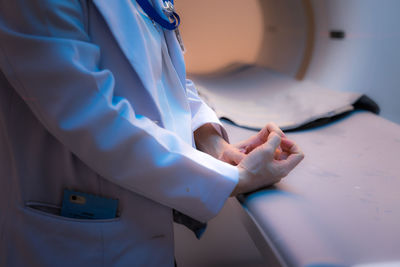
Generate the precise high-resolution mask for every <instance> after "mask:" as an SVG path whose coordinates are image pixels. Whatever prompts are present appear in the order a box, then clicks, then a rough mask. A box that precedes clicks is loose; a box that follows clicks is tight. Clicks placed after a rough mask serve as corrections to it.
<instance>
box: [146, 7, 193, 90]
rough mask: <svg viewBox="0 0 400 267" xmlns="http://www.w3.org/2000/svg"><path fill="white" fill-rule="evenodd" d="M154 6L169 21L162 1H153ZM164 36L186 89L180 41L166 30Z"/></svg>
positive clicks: (172, 32)
mask: <svg viewBox="0 0 400 267" xmlns="http://www.w3.org/2000/svg"><path fill="white" fill-rule="evenodd" d="M153 3H154V6H155V8H156V10H157V11H158V13H159V14H160V16H161V17H162V18H164V19H165V20H168V18H167V16H166V15H165V14H164V12H163V11H162V7H161V4H162V0H153ZM164 36H165V40H166V42H167V46H168V52H169V55H170V57H171V61H172V64H173V65H174V67H175V70H176V72H177V74H178V76H179V80H180V82H181V83H182V86H183V87H184V88H186V67H185V60H184V58H183V54H182V51H181V47H180V45H179V42H178V40H177V39H176V36H175V32H174V31H170V30H166V29H164Z"/></svg>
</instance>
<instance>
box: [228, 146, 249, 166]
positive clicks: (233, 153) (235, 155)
mask: <svg viewBox="0 0 400 267" xmlns="http://www.w3.org/2000/svg"><path fill="white" fill-rule="evenodd" d="M226 156H227V157H228V158H229V160H230V161H232V162H234V163H235V165H237V164H239V163H240V162H241V161H242V159H243V158H244V157H245V156H246V155H245V154H243V153H241V152H240V151H237V150H233V149H232V150H229V151H228V152H227V155H226Z"/></svg>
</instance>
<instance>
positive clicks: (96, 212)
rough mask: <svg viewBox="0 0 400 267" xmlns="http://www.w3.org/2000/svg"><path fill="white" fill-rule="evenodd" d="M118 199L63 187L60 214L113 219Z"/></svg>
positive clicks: (95, 218) (115, 214)
mask: <svg viewBox="0 0 400 267" xmlns="http://www.w3.org/2000/svg"><path fill="white" fill-rule="evenodd" d="M117 208H118V199H111V198H105V197H100V196H95V195H91V194H86V193H82V192H76V191H72V190H68V189H65V190H64V197H63V203H62V208H61V216H64V217H69V218H77V219H92V220H99V219H113V218H115V217H116V216H117Z"/></svg>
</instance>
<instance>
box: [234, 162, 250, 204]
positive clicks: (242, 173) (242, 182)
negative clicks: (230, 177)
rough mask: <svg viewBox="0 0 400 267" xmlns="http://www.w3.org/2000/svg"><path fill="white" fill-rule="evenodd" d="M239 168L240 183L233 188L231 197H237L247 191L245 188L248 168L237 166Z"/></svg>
mask: <svg viewBox="0 0 400 267" xmlns="http://www.w3.org/2000/svg"><path fill="white" fill-rule="evenodd" d="M237 168H238V172H239V178H238V183H237V184H236V186H235V188H234V189H233V191H232V193H231V197H235V196H237V195H239V194H243V193H246V191H245V190H244V188H245V181H246V176H247V173H246V170H245V169H243V168H242V167H237Z"/></svg>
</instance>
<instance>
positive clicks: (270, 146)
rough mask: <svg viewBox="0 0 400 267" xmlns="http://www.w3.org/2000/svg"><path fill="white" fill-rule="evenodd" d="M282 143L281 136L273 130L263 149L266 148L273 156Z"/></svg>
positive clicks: (268, 153) (269, 154)
mask: <svg viewBox="0 0 400 267" xmlns="http://www.w3.org/2000/svg"><path fill="white" fill-rule="evenodd" d="M280 143H281V137H280V136H279V135H278V134H277V133H275V132H272V133H271V134H270V135H269V136H268V140H267V142H266V143H265V144H264V145H263V149H264V150H265V152H266V153H267V155H268V156H270V157H272V158H273V157H274V154H275V151H276V149H277V148H278V147H279V145H280Z"/></svg>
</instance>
